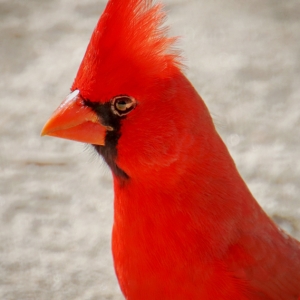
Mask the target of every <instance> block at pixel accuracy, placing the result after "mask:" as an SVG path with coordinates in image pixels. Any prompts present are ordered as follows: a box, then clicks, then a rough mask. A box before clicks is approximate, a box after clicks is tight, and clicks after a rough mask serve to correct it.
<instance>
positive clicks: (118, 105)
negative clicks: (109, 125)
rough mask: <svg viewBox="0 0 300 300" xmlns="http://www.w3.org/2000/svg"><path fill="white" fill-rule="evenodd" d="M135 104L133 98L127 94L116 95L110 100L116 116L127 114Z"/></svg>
mask: <svg viewBox="0 0 300 300" xmlns="http://www.w3.org/2000/svg"><path fill="white" fill-rule="evenodd" d="M135 106H136V101H135V99H134V98H132V97H129V96H118V97H115V98H113V100H112V106H111V108H112V111H113V113H114V114H116V115H118V116H120V117H121V116H124V115H127V114H128V113H129V112H130V111H131V110H132V109H134V108H135Z"/></svg>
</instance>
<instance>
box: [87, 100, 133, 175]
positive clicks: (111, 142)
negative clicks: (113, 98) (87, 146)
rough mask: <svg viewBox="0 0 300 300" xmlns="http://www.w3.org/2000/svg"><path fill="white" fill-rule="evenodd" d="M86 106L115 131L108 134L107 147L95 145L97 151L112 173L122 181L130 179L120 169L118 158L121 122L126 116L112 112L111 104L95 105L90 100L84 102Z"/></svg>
mask: <svg viewBox="0 0 300 300" xmlns="http://www.w3.org/2000/svg"><path fill="white" fill-rule="evenodd" d="M84 102H85V105H86V106H88V107H90V108H91V109H92V110H93V111H94V112H96V113H97V115H98V117H99V120H100V121H101V124H103V125H105V126H110V127H111V128H112V129H113V130H111V131H109V130H108V131H107V132H106V137H105V145H104V146H100V145H93V147H94V148H95V149H96V151H97V152H98V153H99V154H100V155H101V156H102V157H103V158H104V160H105V162H106V163H107V164H108V166H109V167H110V168H111V170H112V172H113V173H114V174H115V175H116V176H117V177H119V178H121V179H123V180H124V179H125V180H127V179H129V176H128V175H127V174H126V173H125V172H124V171H123V170H122V169H120V168H119V167H118V165H117V164H116V158H117V155H118V149H117V146H118V141H119V138H120V136H121V120H122V119H125V118H126V116H124V117H120V116H117V115H115V114H114V113H113V112H112V110H111V103H110V102H107V103H104V104H102V103H95V102H91V101H89V100H84Z"/></svg>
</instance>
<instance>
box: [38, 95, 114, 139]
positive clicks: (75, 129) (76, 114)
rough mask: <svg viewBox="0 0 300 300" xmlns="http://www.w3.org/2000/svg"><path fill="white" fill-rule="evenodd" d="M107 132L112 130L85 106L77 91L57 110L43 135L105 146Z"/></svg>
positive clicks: (43, 130) (44, 129)
mask: <svg viewBox="0 0 300 300" xmlns="http://www.w3.org/2000/svg"><path fill="white" fill-rule="evenodd" d="M107 130H112V128H111V127H109V126H104V125H102V124H101V123H100V120H99V117H98V116H97V114H96V113H95V112H94V111H93V110H92V109H91V108H90V107H88V106H85V105H84V102H83V99H82V98H81V96H80V94H79V90H75V91H74V92H72V93H71V94H70V95H69V96H68V97H67V98H66V99H65V100H64V101H63V102H62V103H61V105H60V106H59V107H58V108H57V109H56V111H55V112H54V113H53V115H52V116H51V118H50V119H49V120H48V122H47V123H46V124H45V126H44V128H43V129H42V132H41V135H42V136H43V135H50V136H55V137H59V138H63V139H69V140H74V141H78V142H82V143H88V144H94V145H104V144H105V136H106V131H107Z"/></svg>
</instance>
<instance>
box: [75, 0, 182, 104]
mask: <svg viewBox="0 0 300 300" xmlns="http://www.w3.org/2000/svg"><path fill="white" fill-rule="evenodd" d="M164 19H165V13H164V12H163V10H162V5H161V4H153V2H152V0H109V2H108V3H107V6H106V8H105V10H104V12H103V14H102V16H101V18H100V20H99V21H98V24H97V26H96V28H95V30H94V32H93V34H92V37H91V40H90V43H89V45H88V48H87V50H86V53H85V56H84V59H83V61H82V63H81V65H80V67H79V70H78V73H77V76H76V78H75V81H74V83H73V86H72V90H75V89H79V90H80V93H81V95H82V96H83V97H84V98H87V99H89V100H91V101H101V102H103V101H107V100H109V99H110V98H111V97H113V96H115V95H116V94H118V93H119V94H124V93H128V94H130V93H131V94H132V93H134V89H138V88H139V89H140V88H144V87H147V86H148V87H149V86H151V84H154V82H155V81H157V79H158V78H166V77H170V76H171V74H172V72H174V70H178V66H179V65H180V63H179V60H180V59H179V54H178V53H177V51H175V50H174V49H173V48H172V45H173V43H174V41H175V40H176V38H169V37H167V31H168V28H166V27H162V25H163V22H164Z"/></svg>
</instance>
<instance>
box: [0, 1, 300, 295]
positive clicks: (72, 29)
mask: <svg viewBox="0 0 300 300" xmlns="http://www.w3.org/2000/svg"><path fill="white" fill-rule="evenodd" d="M105 2H106V1H104V0H82V1H77V0H72V1H71V0H52V1H46V0H26V1H20V0H11V1H8V0H0V38H1V39H0V76H1V78H0V88H1V100H0V145H1V147H0V169H1V172H0V228H1V230H0V299H2V300H50V299H53V300H96V299H111V300H112V299H113V300H117V299H123V297H122V296H121V293H120V291H119V287H118V284H117V281H116V279H115V275H114V270H113V263H112V258H111V251H110V233H111V226H112V208H113V200H112V198H113V193H112V183H111V175H110V172H109V170H108V169H107V168H106V167H105V166H104V164H103V163H102V162H101V160H100V159H99V158H97V156H96V155H95V154H94V153H93V151H92V150H91V149H89V147H86V146H84V145H83V144H80V143H76V142H71V141H66V140H60V139H55V138H51V137H44V138H41V137H40V136H39V134H40V131H41V128H42V126H43V125H44V123H45V121H46V120H47V118H48V117H49V116H50V115H51V113H52V111H53V110H54V109H55V108H56V107H57V106H58V104H59V103H60V102H61V101H62V100H63V99H64V97H65V96H66V95H67V94H68V92H69V88H70V86H71V84H72V81H73V79H74V77H75V75H76V71H77V68H78V66H79V64H80V62H81V59H82V57H83V54H84V52H85V49H86V46H87V44H88V41H89V38H90V35H91V33H92V30H93V28H94V26H95V24H96V22H97V20H98V17H99V15H100V13H101V12H102V10H103V8H104V5H105ZM164 3H165V5H166V8H167V10H168V11H169V18H168V24H169V25H170V26H171V33H172V34H174V35H180V36H182V38H181V40H180V42H179V47H180V48H182V49H183V54H184V57H185V63H186V65H187V67H188V68H187V69H186V74H187V76H188V77H189V78H190V80H191V81H192V82H193V84H194V85H195V86H196V88H197V90H198V91H199V93H200V94H201V95H202V97H203V98H204V99H205V101H206V103H207V105H208V107H209V109H210V111H211V113H212V115H213V117H214V119H215V122H216V125H217V128H218V130H219V132H220V134H221V135H222V137H223V139H224V141H225V142H226V144H227V145H228V147H229V149H230V152H231V153H232V155H233V157H234V159H235V161H236V163H237V165H238V168H239V170H240V172H241V174H242V176H243V178H244V179H245V180H246V182H247V183H248V186H249V187H250V189H251V191H252V192H253V194H254V195H255V196H256V198H257V200H258V201H259V203H260V204H261V205H262V206H263V207H264V209H265V210H266V211H267V212H268V213H269V214H270V215H271V216H272V217H273V218H274V219H275V220H276V222H278V223H279V224H280V225H281V226H282V227H283V228H284V229H285V230H287V231H288V232H289V233H290V234H292V235H293V236H295V237H297V238H300V198H299V194H300V142H299V140H300V101H299V100H300V99H299V98H300V17H299V16H300V3H299V0H287V1H274V0H264V1H259V0H252V1H240V0H227V1H222V0H214V1H205V0H165V1H164Z"/></svg>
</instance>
